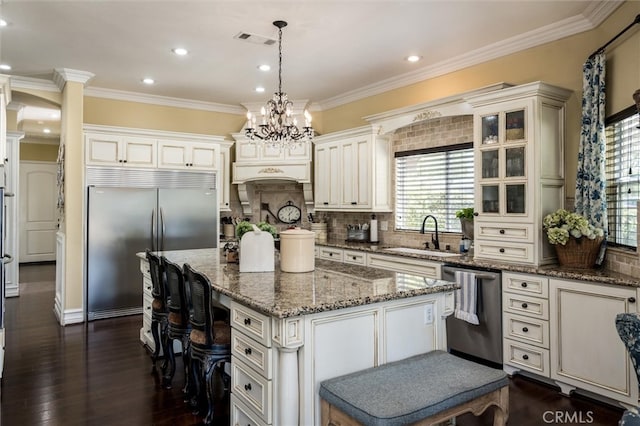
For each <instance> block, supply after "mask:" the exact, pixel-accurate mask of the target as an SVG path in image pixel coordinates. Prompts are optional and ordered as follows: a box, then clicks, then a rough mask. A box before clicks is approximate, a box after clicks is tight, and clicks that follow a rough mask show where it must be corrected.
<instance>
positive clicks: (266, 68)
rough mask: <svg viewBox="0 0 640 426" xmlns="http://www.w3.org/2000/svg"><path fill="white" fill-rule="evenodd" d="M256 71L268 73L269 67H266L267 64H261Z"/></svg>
mask: <svg viewBox="0 0 640 426" xmlns="http://www.w3.org/2000/svg"><path fill="white" fill-rule="evenodd" d="M258 69H259V70H260V71H269V70H271V66H270V65H267V64H262V65H259V66H258Z"/></svg>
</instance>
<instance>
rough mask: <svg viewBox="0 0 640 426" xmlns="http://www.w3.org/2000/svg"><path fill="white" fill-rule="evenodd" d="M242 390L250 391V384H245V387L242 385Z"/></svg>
mask: <svg viewBox="0 0 640 426" xmlns="http://www.w3.org/2000/svg"><path fill="white" fill-rule="evenodd" d="M244 390H246V391H250V390H251V383H247V384H246V385H244Z"/></svg>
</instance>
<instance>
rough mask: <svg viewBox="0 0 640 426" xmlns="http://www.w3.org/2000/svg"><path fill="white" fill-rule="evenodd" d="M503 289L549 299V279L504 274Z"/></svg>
mask: <svg viewBox="0 0 640 426" xmlns="http://www.w3.org/2000/svg"><path fill="white" fill-rule="evenodd" d="M502 289H503V290H504V291H509V292H513V293H519V294H527V295H531V296H536V297H543V298H547V297H549V278H547V277H541V276H538V275H527V274H513V273H510V272H503V273H502Z"/></svg>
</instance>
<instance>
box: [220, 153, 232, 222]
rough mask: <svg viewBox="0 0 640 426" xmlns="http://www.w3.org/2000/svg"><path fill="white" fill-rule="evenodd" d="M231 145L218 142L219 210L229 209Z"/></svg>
mask: <svg viewBox="0 0 640 426" xmlns="http://www.w3.org/2000/svg"><path fill="white" fill-rule="evenodd" d="M231 145H233V143H232V142H226V141H225V142H220V143H219V146H220V149H219V151H220V154H219V156H220V158H219V161H218V175H217V178H218V182H220V185H218V199H219V200H220V201H219V202H220V211H221V212H224V211H231V205H230V204H229V202H230V199H229V187H230V186H231Z"/></svg>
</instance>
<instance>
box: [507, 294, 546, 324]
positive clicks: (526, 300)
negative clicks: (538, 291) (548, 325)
mask: <svg viewBox="0 0 640 426" xmlns="http://www.w3.org/2000/svg"><path fill="white" fill-rule="evenodd" d="M502 309H504V311H505V312H510V313H513V314H519V315H525V316H528V317H533V318H539V319H544V320H548V319H549V301H548V300H546V299H540V298H537V297H531V296H523V295H520V294H514V293H509V292H503V293H502Z"/></svg>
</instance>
